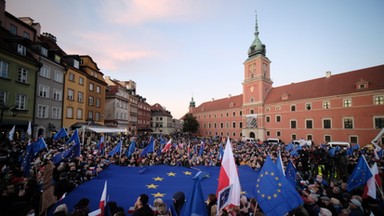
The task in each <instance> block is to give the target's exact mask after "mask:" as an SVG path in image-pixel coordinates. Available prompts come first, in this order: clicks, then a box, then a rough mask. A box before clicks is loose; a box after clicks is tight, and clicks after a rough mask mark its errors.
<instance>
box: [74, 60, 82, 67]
mask: <svg viewBox="0 0 384 216" xmlns="http://www.w3.org/2000/svg"><path fill="white" fill-rule="evenodd" d="M73 67H74V68H77V69H79V68H80V62H79V61H78V60H76V59H75V60H73Z"/></svg>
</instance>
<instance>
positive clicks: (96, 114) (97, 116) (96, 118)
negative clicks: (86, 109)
mask: <svg viewBox="0 0 384 216" xmlns="http://www.w3.org/2000/svg"><path fill="white" fill-rule="evenodd" d="M95 121H100V113H99V112H96V113H95Z"/></svg>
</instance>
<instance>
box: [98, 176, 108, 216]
mask: <svg viewBox="0 0 384 216" xmlns="http://www.w3.org/2000/svg"><path fill="white" fill-rule="evenodd" d="M106 205H107V181H105V183H104V189H103V193H102V194H101V198H100V204H99V208H100V216H104V215H105V206H106Z"/></svg>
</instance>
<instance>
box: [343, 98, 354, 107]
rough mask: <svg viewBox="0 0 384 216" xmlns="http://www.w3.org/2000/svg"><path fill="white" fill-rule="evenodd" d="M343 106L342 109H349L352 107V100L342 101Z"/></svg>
mask: <svg viewBox="0 0 384 216" xmlns="http://www.w3.org/2000/svg"><path fill="white" fill-rule="evenodd" d="M343 106H344V107H351V106H352V100H351V99H344V101H343Z"/></svg>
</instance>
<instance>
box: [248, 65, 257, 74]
mask: <svg viewBox="0 0 384 216" xmlns="http://www.w3.org/2000/svg"><path fill="white" fill-rule="evenodd" d="M255 69H256V66H255V64H251V65H249V71H251V72H253V71H255Z"/></svg>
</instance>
